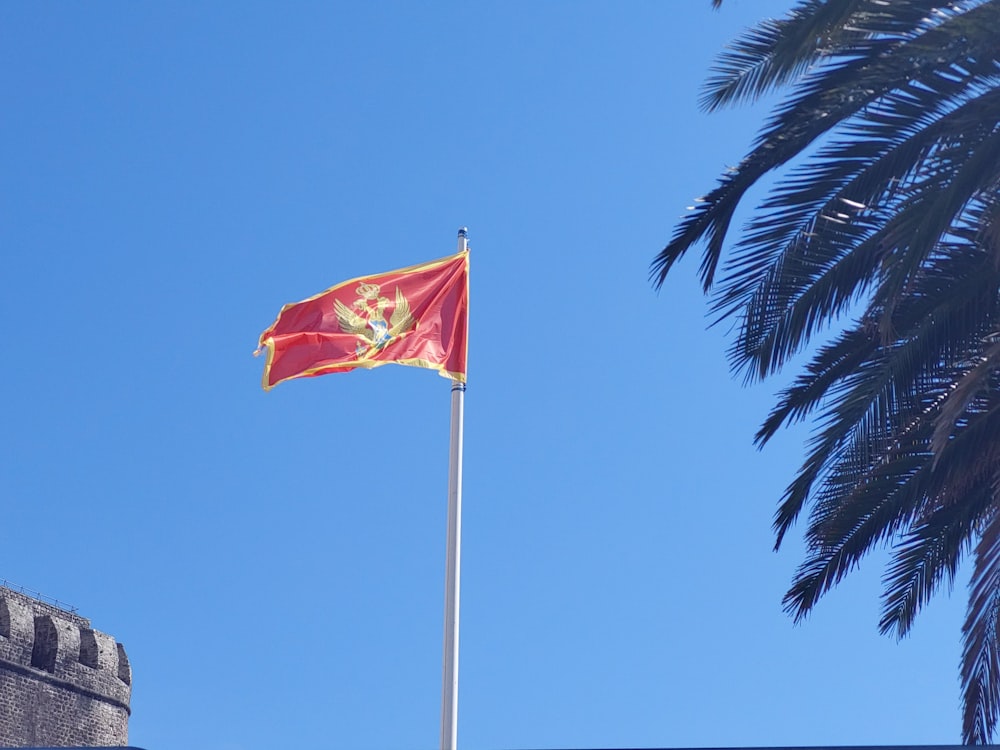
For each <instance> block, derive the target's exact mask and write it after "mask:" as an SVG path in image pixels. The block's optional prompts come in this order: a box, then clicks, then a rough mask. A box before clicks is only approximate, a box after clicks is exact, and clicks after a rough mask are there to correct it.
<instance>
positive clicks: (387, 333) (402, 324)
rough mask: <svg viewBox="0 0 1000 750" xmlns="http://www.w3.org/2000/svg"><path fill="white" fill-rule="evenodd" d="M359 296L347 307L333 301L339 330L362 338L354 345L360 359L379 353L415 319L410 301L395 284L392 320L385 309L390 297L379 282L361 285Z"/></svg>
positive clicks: (414, 321) (405, 330)
mask: <svg viewBox="0 0 1000 750" xmlns="http://www.w3.org/2000/svg"><path fill="white" fill-rule="evenodd" d="M355 291H356V292H357V295H358V298H357V299H356V300H354V303H353V304H352V305H351V307H348V306H347V305H345V304H344V303H343V302H341V301H340V300H339V299H338V300H335V301H334V303H333V306H334V310H335V311H336V313H337V322H338V323H340V330H342V331H343V332H344V333H350V334H353V335H354V336H357V337H358V338H359V339H360V341H359V342H358V344H357V346H356V347H355V350H354V351H355V354H356V355H357V357H358V359H365V358H366V357H368V356H370V355H373V354H377V353H378V352H380V351H382V350H383V349H385V348H386V347H387V346H388V345H389V344H391V343H392V342H393V341H396V340H397V339H399V338H400V337H401V336H402V335H403V334H404V333H406V332H407V331H409V330H410V329H411V328H413V326H414V324H415V323H416V320H415V319H414V317H413V315H412V314H411V313H410V303H409V302H407V300H406V297H404V296H403V293H402V292H401V291H400V290H399V287H398V286H397V287H396V303H395V305H394V306H393V309H392V314H391V315H390V316H389V320H388V321H386V319H385V311H386V309H387V308H388V307H389V305H390V304H391V302H390V300H389V298H388V297H382V296H380V292H381V288H380V287H379V285H378V284H368V283H363V284H361V285H360V286H359V287H358V288H357V289H356V290H355Z"/></svg>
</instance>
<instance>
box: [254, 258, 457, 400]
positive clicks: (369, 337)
mask: <svg viewBox="0 0 1000 750" xmlns="http://www.w3.org/2000/svg"><path fill="white" fill-rule="evenodd" d="M468 318H469V253H468V252H461V253H458V255H452V256H450V257H448V258H442V259H441V260H435V261H431V262H430V263H424V264H422V265H419V266H412V267H411V268H403V269H400V270H398V271H389V272H388V273H380V274H376V275H374V276H363V277H361V278H358V279H352V280H351V281H345V282H343V283H341V284H337V285H336V286H333V287H330V288H329V289H327V290H326V291H325V292H320V293H319V294H317V295H316V296H314V297H310V298H309V299H306V300H303V301H302V302H295V303H293V304H290V305H285V306H284V307H283V308H281V312H280V313H278V319H277V320H275V321H274V323H272V324H271V326H270V327H269V328H268V329H267V330H266V331H264V332H263V333H262V334H261V335H260V347H259V348H258V350H257V352H258V353H259V352H260V351H261V349H264V348H265V347H266V348H267V365H266V366H265V368H264V390H265V391H266V390H270V389H271V388H273V387H274V386H276V385H277V384H278V383H281V382H284V381H285V380H291V379H292V378H309V377H313V376H315V375H326V374H327V373H330V372H347V371H348V370H353V369H355V368H356V367H365V368H371V367H378V366H380V365H385V364H389V363H390V362H395V363H396V364H400V365H413V366H415V367H427V368H430V369H432V370H437V371H438V373H440V374H441V375H443V376H444V377H446V378H452V379H454V380H459V381H462V382H465V360H466V335H467V329H468Z"/></svg>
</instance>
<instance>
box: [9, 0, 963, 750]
mask: <svg viewBox="0 0 1000 750" xmlns="http://www.w3.org/2000/svg"><path fill="white" fill-rule="evenodd" d="M789 4H790V0H754V1H753V2H751V1H750V0H729V2H727V3H726V4H725V6H724V8H723V9H722V11H721V12H718V13H713V12H711V10H710V9H709V2H708V0H685V2H676V1H675V2H652V1H637V2H630V3H626V4H623V3H613V2H610V1H608V2H590V1H588V0H576V1H575V2H568V1H565V2H521V1H517V2H503V3H500V2H494V3H460V2H438V3H410V2H374V3H361V2H337V3H334V2H329V3H327V2H322V3H321V2H316V3H302V2H292V3H281V4H279V3H267V4H265V3H248V2H238V3H237V2H227V3H224V2H215V3H197V2H172V3H131V2H105V3H86V4H82V3H48V2H22V3H13V2H8V3H3V4H0V94H2V101H3V114H2V115H0V247H2V253H3V255H2V257H3V264H2V267H3V275H2V280H3V287H4V291H3V294H2V295H0V314H2V320H3V321H4V322H5V331H4V335H3V347H4V352H5V356H4V361H5V367H4V378H3V381H4V397H3V398H4V408H3V428H2V434H3V449H2V451H0V501H2V508H3V523H2V525H0V535H2V542H0V577H6V578H8V579H11V580H13V581H16V582H19V583H22V584H24V585H27V586H30V587H32V588H34V589H38V590H41V591H43V592H45V593H46V594H49V595H51V596H54V597H58V598H59V599H63V600H66V601H70V602H72V603H74V604H76V605H77V606H78V607H79V608H80V609H81V612H82V614H84V615H86V616H89V617H90V618H91V619H92V620H93V623H94V625H95V627H97V628H98V629H100V630H104V631H107V632H110V633H112V634H113V635H115V636H116V637H117V638H118V639H119V640H121V641H122V642H123V643H125V645H126V647H127V648H128V650H129V654H130V656H131V662H132V666H133V670H134V675H135V677H134V695H133V703H132V705H133V716H132V721H131V737H130V739H131V742H132V744H135V745H140V746H143V747H146V748H149V750H167V749H169V748H184V750H201V749H202V748H204V749H205V750H208V749H209V748H212V750H264V749H268V750H271V749H273V748H278V747H291V746H292V744H293V741H294V742H297V743H298V746H301V747H314V746H315V747H343V748H352V750H369V749H370V750H394V749H399V750H432V749H433V748H435V747H436V746H437V742H438V720H439V700H440V679H441V674H440V669H441V667H440V660H441V637H442V610H443V582H444V554H445V516H446V485H447V453H448V444H447V443H448V405H449V386H448V383H447V381H445V380H444V379H442V378H439V377H438V376H436V375H435V374H433V373H431V372H429V371H425V370H417V369H411V368H402V367H386V368H381V369H379V370H376V371H371V372H355V373H351V374H348V375H334V376H328V377H325V378H318V379H313V380H303V381H298V382H291V383H286V384H283V385H281V386H279V387H278V388H277V389H275V390H274V391H272V392H270V393H267V394H265V393H264V392H263V391H262V390H261V388H260V376H261V370H262V366H263V362H262V361H261V360H259V359H254V358H253V357H251V356H250V355H251V352H252V350H253V349H254V347H255V345H256V340H257V336H258V334H259V333H260V331H261V330H262V329H264V328H265V327H266V326H267V325H268V324H269V323H270V322H271V321H272V320H273V319H274V316H275V315H276V313H277V311H278V309H279V308H280V307H281V305H282V304H284V303H286V302H291V301H295V300H298V299H302V298H304V297H307V296H309V295H311V294H314V293H316V292H318V291H320V290H322V289H324V288H326V287H328V286H330V285H332V284H334V283H336V282H338V281H341V280H344V279H347V278H351V277H354V276H358V275H362V274H365V273H373V272H378V271H385V270H389V269H393V268H398V267H401V266H407V265H412V264H414V263H418V262H421V261H424V260H428V259H431V258H435V257H440V256H443V255H447V254H449V253H451V252H452V251H453V249H454V247H455V233H456V230H457V229H458V227H459V226H462V225H468V226H469V229H470V242H471V246H472V253H473V257H472V263H473V266H472V274H473V275H472V322H471V344H470V373H469V391H468V395H467V401H466V444H465V450H466V464H465V474H466V482H465V526H464V550H463V592H462V605H463V619H462V654H461V699H460V709H459V711H460V729H459V744H460V747H461V748H462V750H491V749H498V748H545V747H559V748H566V747H603V746H619V747H625V746H633V747H634V746H697V745H780V744H795V745H821V744H833V743H838V744H879V743H883V744H890V743H953V742H957V741H958V740H959V709H958V677H957V665H958V657H959V646H958V643H959V627H960V622H961V616H962V611H963V609H964V588H963V587H961V586H960V587H958V588H957V590H956V596H955V598H954V599H952V600H948V599H938V600H935V601H934V602H933V604H932V605H931V607H930V609H929V610H928V611H927V612H926V613H925V614H924V616H923V617H922V618H921V620H920V621H919V622H918V624H917V626H916V629H915V632H914V634H913V636H912V637H911V638H909V639H908V640H906V641H904V642H902V643H899V644H897V643H896V642H894V641H893V640H891V639H888V638H884V637H880V636H879V635H878V634H877V622H878V601H877V591H878V586H879V577H880V574H881V570H880V567H879V560H877V559H873V560H871V561H870V563H869V565H867V566H865V567H864V568H863V569H862V571H861V572H860V574H859V575H858V576H857V577H856V578H854V579H852V580H850V581H849V582H848V583H847V584H846V585H845V586H843V587H842V588H841V589H840V590H838V591H836V592H835V593H834V594H833V595H831V596H830V597H829V598H828V600H826V601H825V602H823V603H822V604H821V605H820V607H819V608H818V609H817V611H816V612H815V614H814V616H813V617H812V618H811V620H809V621H808V622H807V623H806V624H805V625H802V626H794V625H793V624H792V622H791V621H790V620H789V619H788V618H787V617H786V616H785V615H784V614H783V613H782V611H781V606H780V601H781V596H782V594H783V592H784V590H785V587H786V585H787V583H788V581H789V580H790V578H791V575H792V572H793V570H794V568H795V566H796V564H797V562H798V560H799V554H800V547H799V542H798V540H797V539H795V540H793V541H792V542H791V543H789V544H788V545H787V548H786V549H784V550H783V551H782V552H780V553H779V554H774V553H773V552H772V551H771V545H772V541H773V540H772V535H771V531H770V520H771V516H772V513H773V511H774V508H775V506H776V502H777V499H778V497H779V496H780V493H781V491H782V489H783V487H784V486H785V484H786V482H787V481H788V480H789V479H790V478H791V476H792V473H793V471H794V470H795V468H796V467H797V466H798V463H799V462H800V461H801V458H802V454H803V449H802V440H803V438H804V437H805V436H806V434H807V433H806V432H805V431H803V430H799V431H797V432H795V433H789V434H786V435H783V436H781V437H780V438H779V439H777V440H776V441H775V442H774V445H772V446H770V447H769V448H768V449H767V450H765V451H764V452H763V453H758V452H757V451H756V450H755V449H754V448H753V446H752V443H751V439H752V436H753V433H754V430H755V428H756V426H757V424H758V423H759V422H760V421H761V420H762V419H763V417H764V416H765V415H766V413H767V410H768V408H769V406H770V404H771V400H772V394H773V393H774V392H775V391H776V390H777V389H778V387H779V386H780V380H777V381H774V382H771V383H767V384H765V385H763V386H759V387H754V388H750V389H746V388H743V387H742V386H741V384H740V383H739V382H737V381H736V380H734V379H733V378H732V377H731V376H730V375H729V373H728V371H727V368H726V361H725V353H724V349H725V344H726V331H725V330H722V329H718V328H716V329H711V330H706V304H705V302H704V300H703V299H702V297H701V296H700V293H699V288H698V284H697V281H696V278H695V271H696V265H697V264H696V259H695V258H690V259H687V261H686V262H685V263H684V264H683V265H682V266H681V267H680V268H679V269H678V271H677V273H676V274H675V275H674V276H673V277H672V278H671V279H669V281H668V283H667V285H666V286H665V287H664V289H663V290H662V291H661V292H660V293H659V294H657V293H655V292H654V291H653V290H652V289H651V288H650V285H649V283H648V282H647V273H648V264H649V262H650V260H651V259H652V258H653V256H654V255H655V253H656V252H657V251H658V250H659V249H660V248H661V247H662V246H663V244H664V243H665V242H666V240H667V239H668V237H669V235H670V232H671V230H672V226H673V223H674V221H675V220H676V218H677V217H678V216H679V215H680V214H681V213H682V212H683V210H684V207H685V206H686V205H688V204H690V203H691V200H692V199H693V198H694V197H695V196H697V195H698V194H700V193H701V192H703V191H705V190H707V189H708V188H709V187H710V186H711V184H712V183H713V181H714V179H715V176H716V175H717V173H718V172H719V171H720V170H721V169H723V168H724V167H725V165H726V164H727V163H728V164H732V163H735V162H736V161H738V160H739V158H740V157H741V156H742V154H743V152H744V150H745V148H746V146H747V144H748V143H749V142H750V140H751V137H752V135H753V131H754V130H755V128H756V126H757V124H758V123H759V121H760V118H761V116H762V113H761V111H760V110H753V109H740V110H736V111H732V112H727V113H722V114H718V115H712V116H706V115H704V114H702V113H700V112H699V111H698V109H697V95H698V90H699V86H700V83H701V81H702V80H703V78H704V76H705V73H706V70H707V68H708V65H709V63H710V61H711V59H712V57H713V55H714V54H715V53H716V52H718V51H719V50H720V49H721V47H722V45H723V44H724V43H725V42H726V40H727V39H729V38H731V37H732V36H733V35H734V34H735V33H737V31H738V30H739V29H740V28H742V27H744V26H745V25H747V24H750V23H752V22H753V21H755V20H757V19H758V18H759V17H761V16H762V15H764V14H768V13H769V14H772V15H774V14H780V13H782V12H784V10H785V9H786V8H787V7H788V5H789ZM744 216H745V215H744ZM799 530H801V528H800V529H799Z"/></svg>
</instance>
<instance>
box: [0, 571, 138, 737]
mask: <svg viewBox="0 0 1000 750" xmlns="http://www.w3.org/2000/svg"><path fill="white" fill-rule="evenodd" d="M131 694H132V670H131V668H130V667H129V663H128V657H127V656H126V655H125V649H124V648H122V645H121V644H120V643H116V642H115V639H114V638H112V637H111V636H110V635H105V634H104V633H100V632H98V631H96V630H94V629H93V628H91V627H90V620H87V619H86V618H84V617H80V616H79V615H77V614H76V613H75V612H72V611H68V610H66V609H63V608H61V607H59V606H55V605H54V604H49V603H46V602H44V601H41V600H40V599H36V598H33V597H31V596H28V595H26V594H25V593H22V592H21V591H15V590H14V589H12V588H9V587H7V586H4V585H0V747H26V746H49V747H66V746H72V745H79V746H87V745H89V746H95V745H106V746H120V745H126V744H128V717H129V713H130V709H129V699H130V698H131Z"/></svg>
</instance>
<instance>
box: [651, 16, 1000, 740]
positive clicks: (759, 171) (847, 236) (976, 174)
mask: <svg viewBox="0 0 1000 750" xmlns="http://www.w3.org/2000/svg"><path fill="white" fill-rule="evenodd" d="M719 2H720V0H713V5H718V4H719ZM780 88H785V89H788V93H787V96H786V98H785V99H784V101H783V102H782V103H780V104H779V105H778V106H777V107H776V108H775V109H774V110H773V112H772V113H771V115H770V117H769V119H768V120H767V122H766V123H765V125H764V127H763V129H762V131H761V132H760V134H759V136H758V138H757V140H756V141H755V143H754V144H753V146H752V148H751V150H750V152H749V154H748V155H747V156H746V157H745V158H744V159H743V161H742V162H741V163H740V164H739V165H738V166H737V167H736V168H735V169H732V170H729V171H727V172H726V173H725V174H724V175H723V176H722V177H721V178H720V180H719V182H718V185H717V186H716V187H715V188H714V189H713V190H712V191H711V192H709V193H708V194H706V195H705V196H704V197H703V198H702V199H700V203H699V204H698V207H697V208H696V209H694V210H693V211H692V212H690V213H689V214H688V215H687V216H686V217H685V218H684V219H683V220H682V221H681V222H680V223H679V224H678V226H677V228H676V230H675V232H674V235H673V237H672V239H671V241H670V243H669V244H668V245H667V246H666V247H665V248H664V249H663V251H662V252H661V253H660V254H659V255H658V256H657V258H656V259H655V261H654V263H653V268H652V277H653V279H654V282H655V284H656V285H657V286H659V285H661V284H662V283H663V281H664V279H665V277H666V275H667V273H668V272H669V271H670V269H671V267H672V266H673V264H674V263H675V262H676V261H677V260H678V259H680V258H681V257H682V256H683V255H684V253H685V252H686V251H687V250H688V248H690V247H691V246H692V245H694V244H696V243H703V245H704V250H703V254H702V260H701V268H700V275H701V280H702V282H703V285H704V288H705V291H706V292H707V293H709V294H710V295H711V299H712V309H713V311H714V314H715V315H716V316H717V317H718V318H719V319H731V320H734V321H735V322H736V323H737V326H736V330H737V334H736V336H735V338H734V341H733V344H732V347H731V350H730V355H731V364H732V367H733V369H734V370H735V371H737V372H740V373H742V374H744V375H745V377H747V379H749V380H753V379H760V378H764V377H766V376H768V375H770V374H772V373H774V372H775V371H777V370H778V369H780V368H781V367H782V366H783V365H784V364H785V363H787V362H788V361H789V359H790V358H791V357H792V356H794V355H796V354H797V353H799V352H801V351H803V350H804V349H806V348H807V347H810V350H811V352H812V353H811V360H810V361H809V363H808V364H807V365H806V367H805V368H804V370H803V371H802V372H801V373H800V374H799V375H798V377H797V379H796V380H795V381H794V382H793V383H792V385H791V386H789V387H788V388H787V389H786V390H784V391H783V392H782V393H781V394H780V396H779V398H778V403H777V404H776V406H775V407H774V409H773V411H772V412H771V414H770V415H769V416H768V418H767V420H766V421H765V422H764V424H763V425H762V427H761V429H760V431H759V432H758V434H757V437H756V439H757V441H758V443H759V444H763V443H766V442H767V441H768V440H769V439H770V438H771V437H772V436H773V435H774V434H775V433H776V431H777V430H778V429H779V428H780V427H781V426H783V425H786V424H789V423H793V422H797V421H800V420H802V419H804V418H807V417H810V416H812V417H815V418H816V425H817V426H816V428H815V430H814V433H813V435H812V437H811V439H810V441H809V444H808V449H807V456H806V459H805V461H804V463H803V464H802V467H801V468H800V469H799V471H798V473H797V474H796V475H795V477H794V479H793V480H792V482H791V483H790V484H789V486H788V488H787V490H786V492H785V494H784V496H783V498H782V499H781V502H780V504H779V508H778V511H777V513H776V516H775V522H774V526H775V531H776V545H775V546H776V547H777V546H780V544H781V541H782V538H783V537H784V535H785V534H786V533H787V532H788V530H789V528H790V526H791V525H792V524H793V523H794V521H795V520H796V518H797V517H798V516H799V514H800V513H801V512H802V511H803V510H804V509H806V510H807V512H808V517H809V520H808V524H807V529H806V532H805V536H806V542H807V552H806V558H805V560H804V561H803V563H802V564H801V566H800V567H799V569H798V571H797V573H796V575H795V578H794V580H793V582H792V586H791V588H790V589H789V591H788V593H787V594H786V596H785V606H786V608H787V610H788V611H789V612H790V613H791V614H792V615H793V616H794V617H795V618H796V619H800V618H802V617H804V616H805V615H807V614H808V613H809V611H810V610H811V609H812V607H813V606H814V605H815V604H816V602H817V600H818V599H819V598H820V597H821V596H822V595H823V594H824V593H825V592H826V591H828V590H829V589H830V588H831V587H833V586H834V585H835V584H836V583H837V582H839V581H840V580H841V579H842V578H843V577H844V576H845V575H846V574H847V573H848V572H849V571H850V570H851V569H853V568H854V567H856V565H857V564H858V562H859V561H860V560H861V559H862V558H863V557H864V556H865V554H866V553H867V552H868V551H870V550H871V549H873V548H875V547H881V546H884V545H890V546H891V547H892V551H893V556H892V559H891V561H890V563H889V567H888V570H887V574H886V578H885V589H884V592H883V613H882V620H881V630H882V631H883V632H886V633H890V632H891V633H895V634H896V635H897V636H899V637H902V636H904V635H906V633H907V632H908V631H909V628H910V626H911V624H912V622H913V619H914V617H915V615H916V614H917V612H918V611H919V610H920V608H921V607H922V606H923V605H924V604H925V603H926V602H927V601H928V599H929V598H930V597H931V596H932V594H933V593H934V592H935V591H936V590H937V589H938V588H939V587H940V586H941V584H943V583H945V584H947V583H950V582H951V581H952V580H953V579H954V577H955V575H956V572H957V570H958V567H959V564H960V562H961V561H962V559H963V557H964V556H965V555H966V554H967V553H969V554H971V557H972V559H973V560H972V565H973V569H972V579H971V583H970V590H969V602H968V612H967V616H966V620H965V623H964V626H963V629H962V636H963V654H962V663H961V678H962V689H963V701H964V716H963V737H964V740H965V741H966V742H967V743H974V744H978V743H987V742H989V741H990V740H991V738H992V736H993V733H994V730H995V729H996V727H997V722H998V719H1000V512H998V511H1000V0H988V1H987V0H978V1H977V0H964V1H963V0H955V1H953V2H942V1H941V0H937V1H934V2H932V1H930V0H799V2H798V3H797V5H796V6H795V8H794V9H793V10H792V11H790V13H789V14H788V15H787V16H786V17H785V18H783V19H781V20H767V21H763V22H761V23H760V24H759V25H757V26H756V27H755V28H753V29H751V30H749V31H747V32H745V33H744V34H743V35H742V36H741V37H740V38H738V39H737V40H736V41H735V42H734V43H733V44H732V45H731V47H730V48H729V49H728V50H727V51H726V52H724V53H723V54H722V55H721V56H720V57H719V59H718V61H717V64H716V67H715V68H714V70H713V73H712V74H711V76H710V78H709V80H708V82H707V85H706V88H705V94H704V99H703V102H702V103H703V105H704V107H705V108H706V109H708V110H714V109H716V108H718V107H722V106H724V105H727V104H729V103H732V102H735V101H745V100H754V99H756V98H757V97H759V96H760V95H762V94H764V93H767V92H770V91H772V90H775V89H780ZM779 167H784V169H783V170H782V172H781V174H780V177H779V180H778V182H777V183H776V184H775V187H774V188H773V189H772V190H771V191H770V193H769V194H768V195H767V197H766V198H765V199H764V202H763V203H762V204H761V205H760V206H758V208H757V210H756V211H755V213H754V216H753V218H752V219H751V220H750V221H749V223H748V224H747V226H746V227H745V228H744V229H743V231H742V232H741V233H740V236H739V238H738V239H737V241H736V242H735V243H734V244H733V245H732V247H731V248H730V249H728V250H726V248H725V247H724V244H725V240H726V237H727V235H728V234H729V228H730V224H731V221H732V217H733V213H734V211H735V210H736V208H737V206H738V204H739V203H740V202H741V200H742V199H743V197H744V195H745V193H746V191H747V190H748V189H749V188H750V187H751V186H753V185H754V184H755V183H756V182H757V181H758V180H759V179H760V178H761V177H762V176H764V175H765V174H767V173H768V172H770V171H771V170H774V169H776V168H779ZM724 250H726V252H724ZM830 331H832V333H828V334H827V335H825V336H822V335H823V334H824V332H830ZM821 336H822V340H819V341H817V339H818V338H820V337H821ZM810 345H811V346H810Z"/></svg>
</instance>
